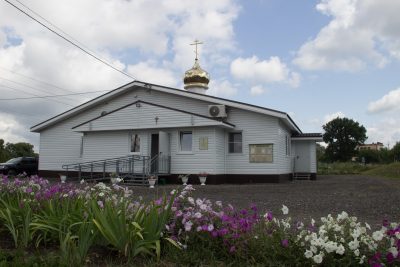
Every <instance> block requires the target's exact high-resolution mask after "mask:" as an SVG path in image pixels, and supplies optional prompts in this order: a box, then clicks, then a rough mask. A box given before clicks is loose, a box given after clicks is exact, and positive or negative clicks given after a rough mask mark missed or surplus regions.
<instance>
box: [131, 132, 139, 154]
mask: <svg viewBox="0 0 400 267" xmlns="http://www.w3.org/2000/svg"><path fill="white" fill-rule="evenodd" d="M131 152H140V136H139V135H138V134H132V135H131Z"/></svg>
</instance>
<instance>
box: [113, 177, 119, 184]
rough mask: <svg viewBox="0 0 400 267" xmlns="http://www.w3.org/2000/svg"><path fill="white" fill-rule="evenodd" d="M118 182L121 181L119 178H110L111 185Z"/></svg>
mask: <svg viewBox="0 0 400 267" xmlns="http://www.w3.org/2000/svg"><path fill="white" fill-rule="evenodd" d="M119 181H121V178H119V177H112V178H111V183H112V184H118V183H119Z"/></svg>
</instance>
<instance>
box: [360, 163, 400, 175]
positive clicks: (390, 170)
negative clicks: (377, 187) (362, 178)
mask: <svg viewBox="0 0 400 267" xmlns="http://www.w3.org/2000/svg"><path fill="white" fill-rule="evenodd" d="M363 174H367V175H371V176H379V177H387V178H396V179H400V162H395V163H391V164H386V165H381V166H377V167H375V168H373V169H370V170H368V171H365V172H364V173H363Z"/></svg>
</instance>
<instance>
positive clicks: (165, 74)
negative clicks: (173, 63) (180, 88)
mask: <svg viewBox="0 0 400 267" xmlns="http://www.w3.org/2000/svg"><path fill="white" fill-rule="evenodd" d="M128 73H131V74H132V75H136V78H137V79H138V80H140V81H146V82H149V83H155V84H161V85H165V86H171V87H175V86H177V84H178V82H177V79H176V77H175V75H174V73H173V72H172V71H170V70H168V69H164V68H160V67H157V62H156V61H146V62H140V63H138V64H135V65H129V66H128Z"/></svg>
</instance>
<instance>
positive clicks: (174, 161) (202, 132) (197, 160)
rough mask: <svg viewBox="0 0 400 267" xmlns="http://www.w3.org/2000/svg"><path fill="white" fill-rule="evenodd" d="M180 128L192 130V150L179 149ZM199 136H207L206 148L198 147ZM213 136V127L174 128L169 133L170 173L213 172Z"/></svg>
mask: <svg viewBox="0 0 400 267" xmlns="http://www.w3.org/2000/svg"><path fill="white" fill-rule="evenodd" d="M180 130H184V131H192V133H193V140H192V141H193V142H192V145H193V149H192V152H186V151H180V147H179V132H180ZM200 137H208V150H200V149H199V139H200ZM215 153H216V152H215V138H214V129H213V128H209V127H207V128H203V127H202V128H184V129H179V130H178V129H176V130H174V131H172V134H171V173H173V174H188V173H191V174H195V173H199V172H208V173H210V174H215Z"/></svg>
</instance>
